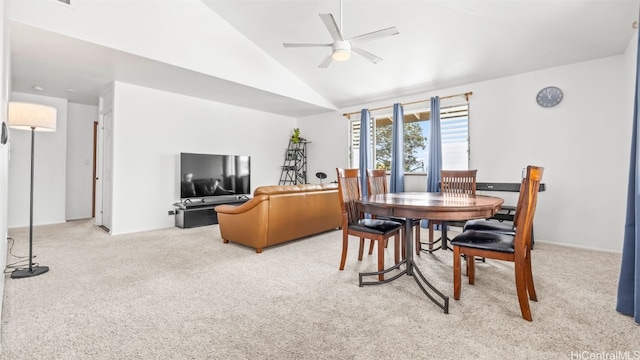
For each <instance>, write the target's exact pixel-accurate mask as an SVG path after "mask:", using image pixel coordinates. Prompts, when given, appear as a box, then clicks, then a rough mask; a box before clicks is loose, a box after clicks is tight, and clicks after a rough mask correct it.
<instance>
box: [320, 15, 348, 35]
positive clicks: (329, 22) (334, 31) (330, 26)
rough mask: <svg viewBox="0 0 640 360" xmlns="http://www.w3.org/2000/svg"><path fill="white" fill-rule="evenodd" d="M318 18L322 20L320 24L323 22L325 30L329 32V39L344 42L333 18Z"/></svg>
mask: <svg viewBox="0 0 640 360" xmlns="http://www.w3.org/2000/svg"><path fill="white" fill-rule="evenodd" d="M320 18H321V19H322V22H324V26H326V27H327V30H329V34H331V37H332V38H333V40H336V41H344V37H342V32H341V31H340V28H339V27H338V24H336V20H335V19H334V18H333V15H331V14H320Z"/></svg>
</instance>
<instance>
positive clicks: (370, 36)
mask: <svg viewBox="0 0 640 360" xmlns="http://www.w3.org/2000/svg"><path fill="white" fill-rule="evenodd" d="M398 34H400V32H399V31H398V29H396V27H395V26H392V27H390V28H386V29H382V30H378V31H374V32H370V33H367V34H363V35H359V36H356V37H352V38H351V39H349V42H350V43H351V45H356V44H360V43H363V42H365V41H371V40H376V39H380V38H383V37H387V36H392V35H398Z"/></svg>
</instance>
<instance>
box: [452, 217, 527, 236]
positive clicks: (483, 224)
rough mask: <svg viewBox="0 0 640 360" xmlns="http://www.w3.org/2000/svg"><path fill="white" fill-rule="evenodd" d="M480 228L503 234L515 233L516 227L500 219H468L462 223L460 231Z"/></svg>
mask: <svg viewBox="0 0 640 360" xmlns="http://www.w3.org/2000/svg"><path fill="white" fill-rule="evenodd" d="M467 230H481V231H497V232H500V233H503V234H509V235H515V234H516V229H515V228H514V227H513V224H512V223H504V222H500V221H491V220H486V219H477V220H469V221H467V222H466V223H465V224H464V227H463V228H462V231H467Z"/></svg>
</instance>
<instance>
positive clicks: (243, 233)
mask: <svg viewBox="0 0 640 360" xmlns="http://www.w3.org/2000/svg"><path fill="white" fill-rule="evenodd" d="M215 211H216V213H217V215H218V224H219V226H220V236H222V239H223V241H224V242H225V243H227V242H229V241H231V242H234V243H238V244H243V245H246V246H250V247H252V248H255V249H256V252H258V253H260V252H262V249H263V248H264V247H265V246H266V245H267V229H268V221H269V196H268V195H259V196H255V197H254V198H253V199H251V200H249V201H247V202H246V203H244V204H242V205H238V206H234V205H218V206H216V207H215Z"/></svg>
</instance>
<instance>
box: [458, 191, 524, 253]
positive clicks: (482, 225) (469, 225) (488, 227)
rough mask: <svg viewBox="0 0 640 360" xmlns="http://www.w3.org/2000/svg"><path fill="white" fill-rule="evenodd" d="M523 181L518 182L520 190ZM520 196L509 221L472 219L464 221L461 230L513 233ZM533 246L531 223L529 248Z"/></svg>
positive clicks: (514, 231)
mask: <svg viewBox="0 0 640 360" xmlns="http://www.w3.org/2000/svg"><path fill="white" fill-rule="evenodd" d="M523 185H524V182H523V183H522V184H520V192H522V186H523ZM521 199H522V197H518V204H516V209H515V211H514V213H513V221H511V222H506V223H505V222H503V221H495V220H489V219H473V220H468V221H467V222H465V224H464V227H463V228H462V231H466V230H482V231H496V232H499V233H503V234H509V235H515V233H516V223H517V222H518V208H519V207H520V201H521ZM533 247H534V238H533V225H532V226H531V250H533Z"/></svg>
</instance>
